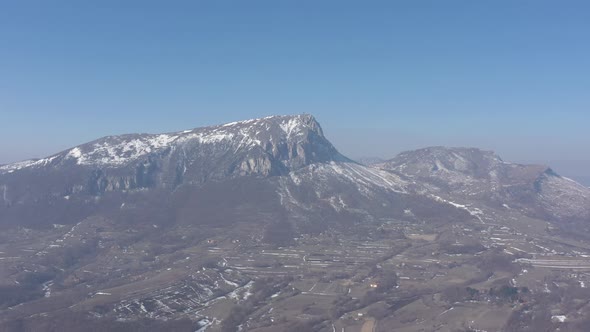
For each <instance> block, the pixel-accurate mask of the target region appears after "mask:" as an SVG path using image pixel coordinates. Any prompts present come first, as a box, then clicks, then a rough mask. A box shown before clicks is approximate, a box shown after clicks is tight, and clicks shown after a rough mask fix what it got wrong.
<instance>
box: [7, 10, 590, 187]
mask: <svg viewBox="0 0 590 332" xmlns="http://www.w3.org/2000/svg"><path fill="white" fill-rule="evenodd" d="M589 40H590V4H588V2H586V1H567V2H564V1H542V0H534V1H525V0H521V1H514V0H507V1H501V0H500V1H473V0H470V1H451V0H450V1H434V0H433V1H416V0H412V1H410V0H408V1H342V0H340V1H329V0H325V1H317V0H314V1H305V0H303V1H302V0H297V1H294V0H293V1H281V0H271V1H256V0H251V1H220V0H215V1H108V0H101V1H77V0H76V1H74V0H72V1H58V0H56V1H41V0H40V1H27V0H22V1H13V2H8V1H5V2H2V3H1V4H0V116H1V122H0V163H3V162H4V163H5V162H12V161H17V160H22V159H27V158H31V157H42V156H45V155H49V154H51V153H54V152H57V151H60V150H63V149H65V148H68V147H71V146H74V145H77V144H80V143H83V142H85V141H89V140H92V139H95V138H98V137H101V136H105V135H110V134H120V133H129V132H166V131H176V130H182V129H186V128H193V127H200V126H205V125H211V124H218V123H223V122H229V121H234V120H239V119H247V118H255V117H259V116H266V115H271V114H292V113H303V112H305V113H311V114H314V115H315V116H316V118H317V119H318V120H319V121H320V122H321V123H322V125H323V127H324V131H325V132H326V135H327V136H328V138H330V139H331V140H332V141H333V143H334V144H335V145H336V146H337V148H339V150H341V151H342V152H343V153H345V154H347V155H349V156H352V157H359V156H382V157H392V156H394V155H395V154H396V153H398V152H400V151H402V150H407V149H413V148H418V147H423V146H429V145H451V146H476V147H481V148H485V149H493V150H495V151H497V152H498V153H499V154H500V155H501V156H503V157H504V159H507V160H514V161H535V162H543V163H551V162H557V163H562V164H564V165H569V166H560V167H562V169H566V168H568V169H571V170H568V171H567V172H566V173H570V174H573V173H580V174H575V175H590V170H589V168H590V162H589V161H588V160H590V130H589V128H588V127H589V124H590V43H589V42H588V41H589ZM581 165H582V166H581ZM558 170H559V169H558ZM584 172H585V173H584ZM582 173H584V174H582Z"/></svg>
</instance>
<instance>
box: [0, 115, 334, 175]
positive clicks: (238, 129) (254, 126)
mask: <svg viewBox="0 0 590 332" xmlns="http://www.w3.org/2000/svg"><path fill="white" fill-rule="evenodd" d="M308 131H316V132H317V133H318V134H320V135H323V134H322V132H321V128H320V127H319V124H317V122H316V121H315V119H314V118H313V116H311V115H307V114H302V115H294V116H269V117H265V118H261V119H251V120H244V121H236V122H231V123H227V124H222V125H216V126H210V127H201V128H196V129H192V130H184V131H180V132H174V133H166V134H138V135H121V136H108V137H104V138H101V139H98V140H96V141H94V142H90V143H87V144H83V145H80V146H77V147H74V148H72V149H69V150H66V151H63V152H61V153H59V154H56V155H53V156H51V157H48V158H44V159H39V160H27V161H22V162H17V163H13V164H8V165H3V166H0V173H12V172H14V171H18V170H21V169H26V168H32V167H42V166H48V165H51V164H52V163H54V162H56V163H59V162H62V163H63V162H66V163H67V162H70V163H71V162H74V163H75V164H78V165H93V166H102V167H117V166H122V165H126V164H129V163H131V162H133V161H136V160H138V159H140V158H142V157H144V156H146V155H149V154H152V153H158V152H161V151H164V150H166V149H175V148H177V147H179V146H182V145H185V144H201V145H208V144H217V143H225V144H228V145H231V148H232V149H233V150H234V151H238V150H240V149H243V148H246V147H253V146H261V145H262V144H263V141H265V140H271V141H272V140H273V139H274V140H280V139H286V140H291V139H297V138H298V137H302V136H304V135H305V134H306V133H307V132H308ZM277 132H278V133H277Z"/></svg>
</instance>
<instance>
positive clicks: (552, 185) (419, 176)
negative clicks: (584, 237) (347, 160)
mask: <svg viewBox="0 0 590 332" xmlns="http://www.w3.org/2000/svg"><path fill="white" fill-rule="evenodd" d="M376 167H378V168H379V169H382V170H387V171H390V172H392V173H395V174H399V175H400V176H404V177H407V178H409V179H412V180H413V181H415V182H418V183H421V184H423V185H424V187H425V188H427V190H428V191H429V192H430V193H432V194H436V195H443V196H447V197H448V198H450V199H455V200H458V201H481V202H484V203H485V204H487V205H491V206H496V207H501V206H511V207H519V208H521V209H523V210H526V211H527V212H529V213H532V214H534V215H536V216H544V217H545V216H547V217H549V218H557V219H562V220H567V219H587V218H590V190H588V188H585V187H584V186H582V185H580V184H578V183H576V182H574V181H572V180H570V179H567V178H564V177H562V176H559V175H558V174H556V173H555V172H554V171H553V170H551V169H550V168H549V167H547V166H542V165H521V164H514V163H509V162H505V161H503V160H502V159H501V158H500V157H499V156H498V155H496V154H495V153H493V152H491V151H483V150H479V149H475V148H446V147H430V148H425V149H420V150H416V151H408V152H404V153H401V154H399V155H398V156H396V157H395V158H394V159H392V160H389V161H386V162H383V163H381V164H378V165H376Z"/></svg>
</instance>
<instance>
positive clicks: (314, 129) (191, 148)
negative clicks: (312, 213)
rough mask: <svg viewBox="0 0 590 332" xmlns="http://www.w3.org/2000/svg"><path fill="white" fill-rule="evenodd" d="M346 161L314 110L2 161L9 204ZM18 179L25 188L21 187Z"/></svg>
mask: <svg viewBox="0 0 590 332" xmlns="http://www.w3.org/2000/svg"><path fill="white" fill-rule="evenodd" d="M343 160H346V158H345V157H343V156H342V155H340V154H339V153H338V151H336V149H335V148H334V147H333V146H332V144H331V143H330V142H329V141H328V140H327V139H326V138H325V137H324V135H323V132H322V129H321V127H320V125H319V123H318V122H317V121H316V120H315V119H314V118H313V116H311V115H296V116H273V117H267V118H263V119H255V120H246V121H240V122H234V123H228V124H225V125H219V126H212V127H205V128H197V129H194V130H187V131H183V132H177V133H168V134H159V135H151V134H133V135H122V136H111V137H105V138H102V139H99V140H96V141H94V142H90V143H87V144H83V145H80V146H77V147H74V148H72V149H69V150H67V151H63V152H61V153H58V154H56V155H53V156H50V157H48V158H44V159H40V160H31V161H25V162H21V163H16V164H12V165H5V166H2V167H0V183H2V186H3V188H4V192H5V193H6V196H5V199H4V202H5V203H6V202H13V201H18V200H21V199H23V197H25V199H26V196H36V194H39V193H43V195H54V196H55V195H61V196H66V195H69V194H72V193H87V194H91V195H99V194H100V193H102V192H107V191H118V190H124V191H127V190H136V189H143V188H168V189H170V188H175V187H177V186H179V185H181V184H199V183H203V182H205V181H210V180H223V179H227V178H232V177H238V176H263V177H264V176H272V175H284V174H287V173H289V172H290V171H292V170H296V169H299V168H301V167H304V166H306V165H310V164H312V163H317V162H328V161H343ZM27 178H28V179H29V180H28V181H27V180H26V179H27ZM22 181H26V182H28V183H29V188H27V189H25V188H22V187H21V188H18V183H19V182H22Z"/></svg>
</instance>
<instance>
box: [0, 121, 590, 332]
mask: <svg viewBox="0 0 590 332" xmlns="http://www.w3.org/2000/svg"><path fill="white" fill-rule="evenodd" d="M589 192H590V189H588V188H585V187H583V186H581V185H579V184H577V183H576V182H573V181H571V180H569V179H567V178H564V177H561V176H559V175H558V174H556V173H555V172H553V171H552V170H551V169H550V168H549V167H546V166H535V165H518V164H512V163H508V162H505V161H503V160H502V159H501V158H500V157H498V156H497V155H496V154H494V153H493V152H489V151H482V150H478V149H474V148H444V147H431V148H425V149H421V150H416V151H409V152H404V153H401V154H399V155H398V156H396V157H395V158H393V159H392V160H388V161H379V162H378V163H376V164H372V163H371V165H370V166H367V165H363V163H357V162H355V161H352V160H350V159H349V158H347V157H345V156H343V155H341V154H340V153H339V152H338V151H337V149H336V148H335V147H334V146H333V145H332V144H331V143H330V141H329V140H328V139H327V138H326V137H325V136H324V134H323V131H322V128H321V126H320V124H319V123H318V122H317V121H316V120H315V119H314V117H313V116H311V115H306V114H304V115H292V116H272V117H266V118H262V119H253V120H246V121H239V122H233V123H228V124H224V125H218V126H211V127H204V128H196V129H193V130H187V131H181V132H176V133H166V134H131V135H121V136H109V137H105V138H101V139H98V140H96V141H93V142H89V143H86V144H82V145H80V146H76V147H73V148H71V149H68V150H66V151H63V152H60V153H57V154H55V155H52V156H49V157H47V158H43V159H37V160H30V161H24V162H20V163H14V164H9V165H2V166H0V194H1V195H0V197H1V200H0V229H1V230H2V231H1V232H0V330H2V331H82V330H87V329H94V330H109V331H129V330H146V329H149V330H153V331H165V330H175V331H200V332H203V331H207V332H210V331H257V332H265V331H333V330H342V329H345V330H347V329H348V328H350V327H354V328H357V329H358V330H360V329H362V330H373V329H374V330H375V331H387V330H388V329H400V330H404V329H405V330H413V329H414V330H415V329H421V330H426V331H428V330H431V329H432V326H437V328H439V329H440V330H441V331H457V330H468V329H472V330H506V331H509V330H526V329H524V328H523V327H522V324H524V323H523V322H527V323H526V324H528V325H527V328H528V327H530V328H531V329H529V330H530V331H535V329H536V330H539V329H540V328H543V329H545V328H547V327H548V326H549V327H550V328H552V329H553V330H557V329H559V328H560V325H559V324H561V323H560V320H561V319H562V316H563V317H566V318H563V319H571V322H570V323H568V324H569V325H568V326H569V328H570V330H572V331H577V330H579V331H583V330H584V327H583V326H585V325H583V324H585V323H586V320H585V319H588V321H590V315H587V314H586V313H588V312H590V310H586V309H585V307H584V306H585V304H584V303H583V301H582V299H584V298H585V296H586V295H587V292H585V290H584V289H582V286H581V285H583V287H584V288H585V285H586V282H590V279H586V276H585V274H582V273H574V272H576V271H577V270H576V269H590V261H588V262H586V260H585V258H584V257H590V239H589V238H588V236H587V235H586V234H590V229H589V227H590V218H589V217H588V216H589V210H590V208H589V207H590V204H588V203H590V202H589V201H588V200H589V198H590V194H589ZM564 257H565V258H564ZM555 266H557V268H555ZM553 281H555V285H557V286H554V284H553V283H552V282H553ZM525 289H526V290H525ZM514 292H516V293H514ZM490 294H495V295H490ZM515 294H517V295H518V296H515ZM550 294H551V296H550ZM558 294H559V296H557V295H558ZM554 295H555V296H554ZM566 295H567V296H566ZM521 301H523V302H521ZM580 301H582V302H580ZM525 302H526V303H527V305H526V306H523V305H521V304H522V303H525ZM459 303H460V305H459ZM581 306H582V307H581ZM572 308H580V309H579V310H577V311H575V310H574V309H572ZM572 310H573V311H572ZM499 312H500V313H501V315H500V316H502V317H504V318H503V319H497V318H494V319H487V318H486V319H479V318H478V319H476V320H474V319H473V317H488V316H487V315H490V317H498V313H499ZM551 313H553V314H551ZM417 315H419V317H421V318H420V319H418V316H417ZM554 316H555V317H558V318H554ZM359 317H363V318H359ZM376 323H377V325H376V326H375V325H374V324H376ZM519 324H520V325H519ZM578 327H580V328H579V329H577V328H578Z"/></svg>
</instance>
